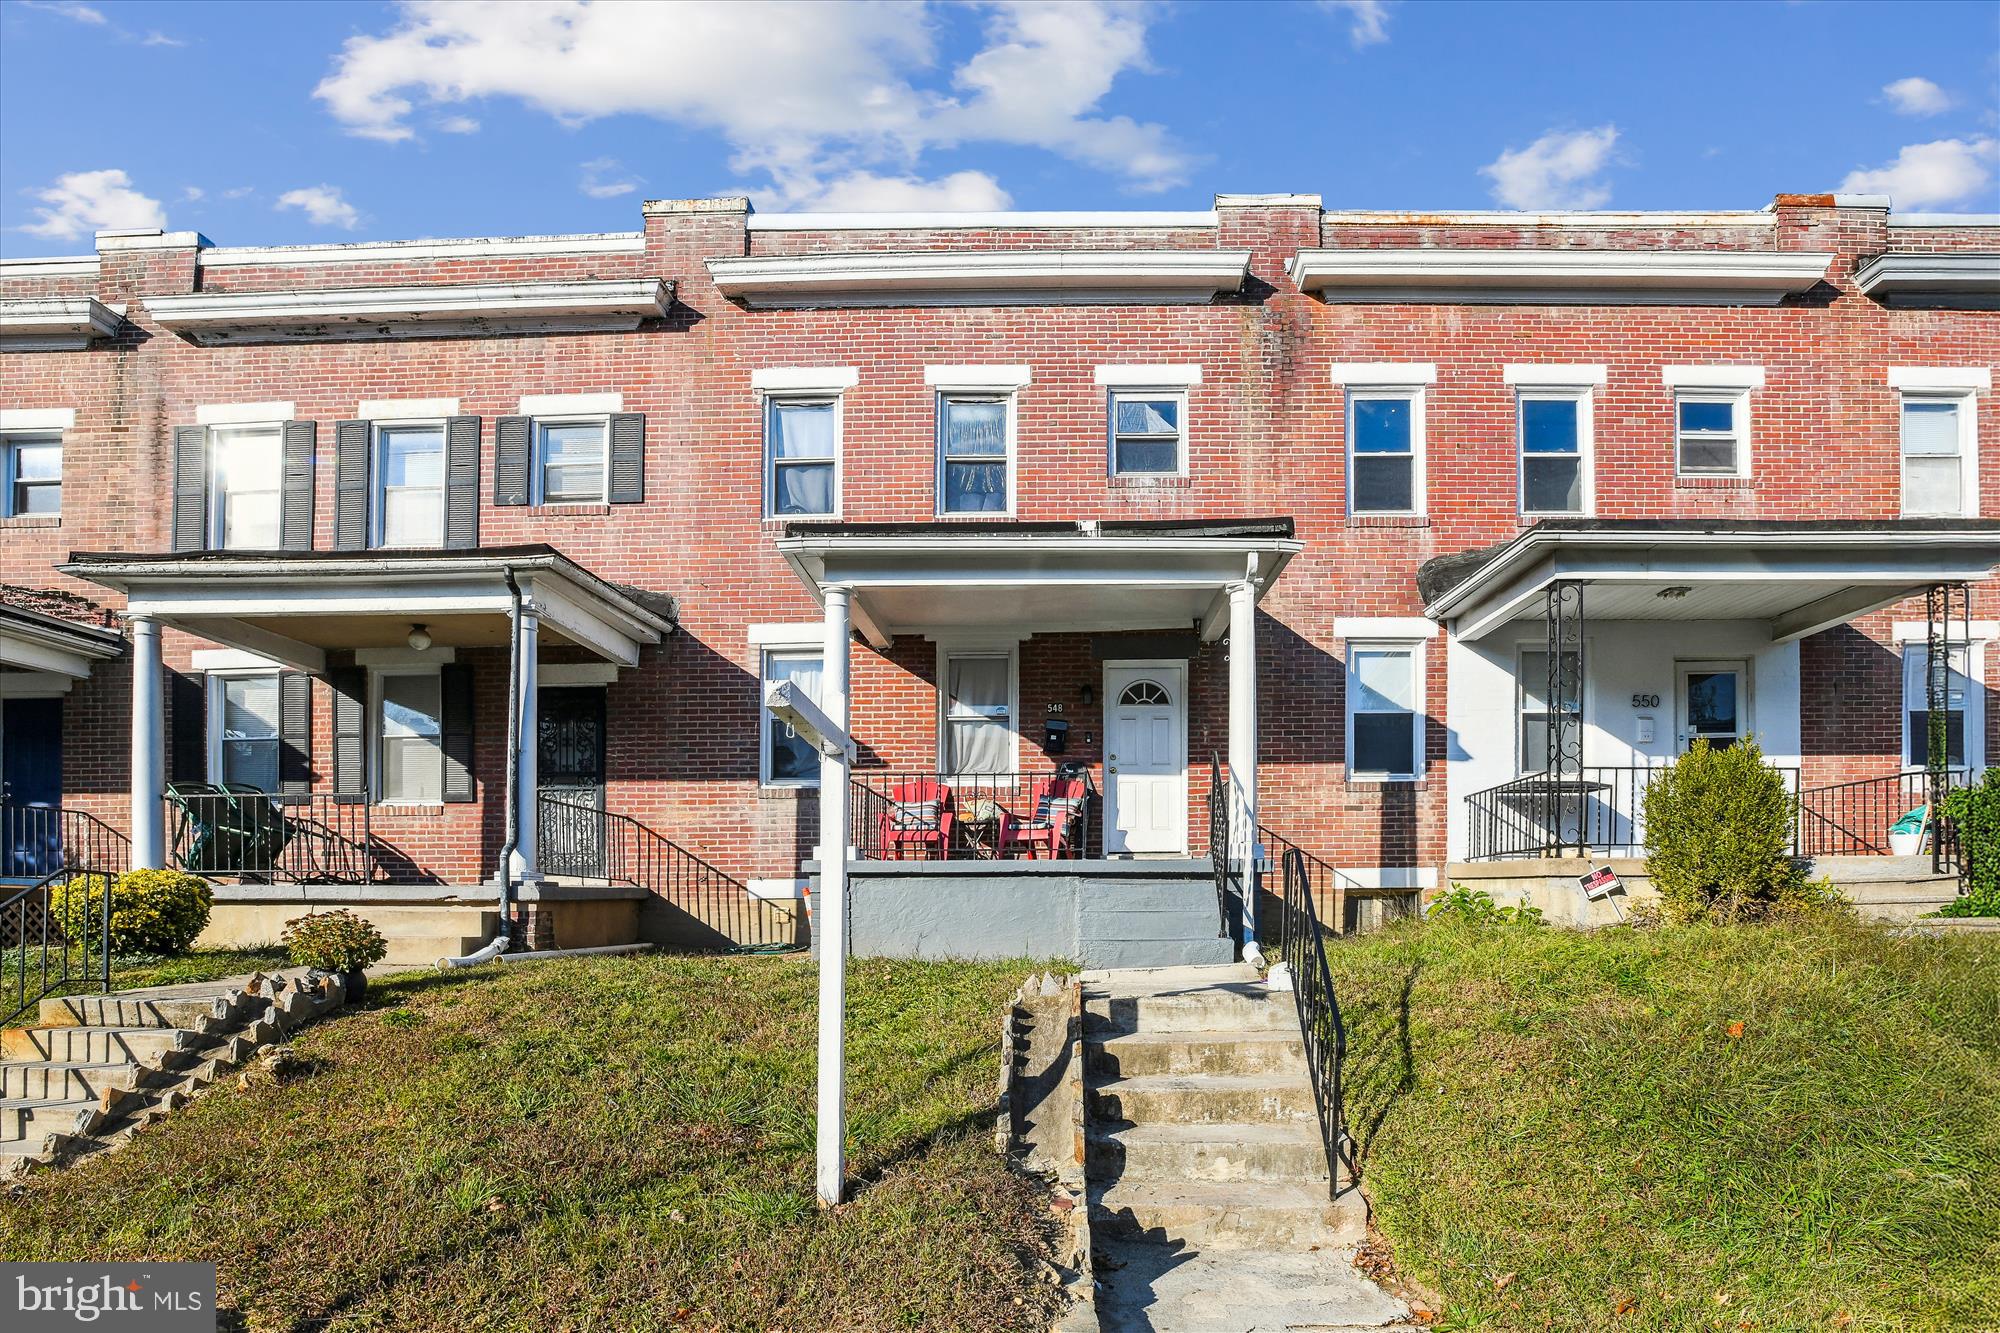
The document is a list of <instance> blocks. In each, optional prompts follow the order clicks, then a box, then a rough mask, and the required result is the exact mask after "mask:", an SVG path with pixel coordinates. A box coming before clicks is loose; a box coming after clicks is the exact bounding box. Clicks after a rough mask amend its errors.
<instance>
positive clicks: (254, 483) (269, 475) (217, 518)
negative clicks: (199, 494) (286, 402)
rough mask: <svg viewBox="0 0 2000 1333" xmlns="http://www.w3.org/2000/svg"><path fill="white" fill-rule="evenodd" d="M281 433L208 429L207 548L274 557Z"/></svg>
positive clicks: (278, 539)
mask: <svg viewBox="0 0 2000 1333" xmlns="http://www.w3.org/2000/svg"><path fill="white" fill-rule="evenodd" d="M281 430H282V428H281V427H279V426H276V425H268V426H211V427H209V430H208V491H209V498H208V547H209V549H210V550H215V551H274V550H277V549H278V548H279V547H280V546H281V545H282V544H283V541H282V534H281V529H282V527H283V523H284V473H285V468H284V462H285V454H284V440H283V438H282V434H281Z"/></svg>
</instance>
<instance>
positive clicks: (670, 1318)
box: [0, 956, 1057, 1330]
mask: <svg viewBox="0 0 2000 1333" xmlns="http://www.w3.org/2000/svg"><path fill="white" fill-rule="evenodd" d="M1027 971H1028V967H1027V965H1026V964H1013V965H991V966H982V965H929V964H921V963H887V962H872V961H871V962H857V963H856V964H854V965H853V969H852V973H851V981H850V992H849V1002H850V1015H849V1052H850V1065H849V1083H848V1088H849V1105H850V1108H851V1110H850V1116H851V1129H852V1140H851V1141H852V1145H853V1149H852V1152H853V1157H852V1162H851V1166H850V1169H851V1170H852V1171H853V1172H854V1173H856V1174H857V1175H858V1176H859V1177H861V1178H862V1180H863V1182H864V1184H863V1186H862V1188H861V1189H860V1190H859V1192H858V1194H857V1196H856V1198H855V1200H854V1202H853V1203H851V1204H850V1205H848V1206H847V1207H845V1208H842V1209H840V1210H838V1211H837V1212H835V1213H832V1214H824V1213H822V1212H821V1211H820V1210H819V1209H818V1207H817V1206H816V1205H815V1203H814V1198H813V1175H812V1159H813V1126H814V1121H813V1114H812V1094H813V1073H814V1071H813V1049H814V986H815V972H814V969H813V966H812V965H811V964H810V963H809V962H805V961H801V960H797V959H784V958H736V959H716V958H685V957H667V956H633V957H622V958H620V957H613V958H595V959H575V960H567V961H558V962H547V963H534V964H523V965H518V966H514V967H507V968H487V969H482V970H479V971H476V972H468V973H453V974H437V973H428V972H427V973H413V974H406V975H402V976H397V977H390V978H386V979H383V980H380V981H378V982H377V983H375V984H374V985H373V986H371V988H370V993H369V999H368V1003H367V1006H366V1007H365V1008H363V1009H361V1010H358V1011H349V1012H346V1013H343V1014H341V1015H338V1016H336V1017H333V1018H330V1019H328V1020H326V1021H324V1022H322V1023H319V1024H316V1025H315V1026H313V1027H311V1028H309V1029H307V1030H306V1031H305V1032H304V1033H302V1034H301V1035H300V1037H299V1039H298V1041H297V1043H296V1046H297V1049H298V1050H299V1051H300V1053H301V1054H303V1055H306V1056H308V1057H310V1058H311V1059H312V1060H313V1061H314V1062H316V1067H315V1068H314V1069H313V1071H312V1072H311V1073H309V1074H308V1075H307V1076H305V1077H303V1078H300V1079H297V1080H295V1081H291V1082H287V1083H284V1084H275V1083H272V1082H269V1081H268V1080H265V1081H257V1082H253V1084H252V1086H251V1087H250V1088H249V1090H248V1091H238V1090H237V1088H236V1087H235V1085H234V1083H233V1082H229V1083H225V1084H223V1085H221V1086H219V1087H218V1088H216V1089H215V1090H214V1091H212V1092H211V1093H209V1094H208V1095H206V1096H204V1097H202V1098H201V1099H200V1100H198V1101H197V1102H196V1103H195V1104H194V1105H193V1106H191V1107H190V1108H188V1109H187V1110H185V1111H183V1112H181V1113H178V1114H176V1115H174V1116H172V1117H170V1118H168V1119H167V1120H166V1121H164V1122H162V1123H161V1124H160V1125H158V1126H156V1127H155V1128H153V1129H151V1130H148V1131H147V1132H145V1133H144V1134H142V1135H141V1136H140V1137H139V1138H138V1139H136V1140H135V1141H134V1142H133V1143H132V1144H131V1145H129V1146H128V1147H126V1148H125V1149H123V1150H121V1151H119V1152H117V1153H113V1154H110V1155H108V1156H106V1157H103V1158H101V1159H97V1160H94V1161H91V1162H87V1163H85V1164H82V1165H80V1166H79V1167H77V1168H75V1169H73V1170H70V1171H67V1172H60V1173H48V1174H44V1175H41V1176H37V1177H34V1178H32V1179H31V1181H30V1182H29V1183H28V1184H27V1185H26V1187H25V1188H24V1189H23V1190H22V1191H21V1192H20V1193H19V1194H18V1195H17V1196H16V1197H14V1198H11V1199H8V1200H6V1201H4V1202H0V1254H5V1255H6V1256H7V1257H8V1258H11V1259H79V1258H85V1257H92V1258H103V1259H115V1258H135V1259H136V1258H148V1259H157V1260H166V1259H213V1260H215V1261H217V1263H218V1264H219V1265H220V1276H221V1284H222V1291H223V1296H224V1302H225V1305H233V1306H234V1307H236V1309H237V1310H238V1311H239V1317H240V1319H241V1320H242V1321H243V1322H244V1323H245V1324H247V1326H248V1327H250V1328H255V1329H267V1328H268V1329H313V1330H322V1329H323V1330H348V1329H356V1330H358V1329H378V1328H396V1329H452V1330H459V1329H468V1330H472V1329H534V1330H569V1329H579V1330H581V1329H598V1330H648V1329H709V1328H730V1329H739V1328H740V1329H771V1328H781V1329H814V1328H841V1329H894V1328H912V1329H948V1328H966V1329H974V1328H977V1329H1016V1328H1018V1329H1029V1328H1036V1329H1039V1328H1045V1327H1046V1326H1047V1321H1048V1318H1049V1316H1050V1314H1051V1312H1052V1310H1053V1309H1054V1308H1055V1306H1056V1303H1057V1297H1056V1296H1055V1293H1054V1292H1053V1290H1052V1289H1051V1288H1050V1287H1048V1286H1046V1285H1044V1284H1042V1283H1040V1282H1038V1281H1037V1280H1036V1279H1035V1277H1034V1275H1033V1271H1032V1269H1033V1259H1032V1256H1033V1255H1035V1254H1037V1253H1041V1252H1044V1251H1045V1250H1046V1249H1047V1248H1048V1247H1049V1245H1050V1243H1051V1222H1050V1214H1049V1212H1048V1207H1047V1200H1046V1196H1045V1194H1044V1192H1043V1191H1042V1189H1041V1188H1040V1186H1038V1185H1037V1184H1036V1183H1035V1182H1033V1181H1031V1180H1028V1179H1026V1178H1023V1177H1021V1176H1019V1175H1017V1174H1014V1173H1012V1172H1010V1170H1009V1169H1008V1168H1007V1167H1006V1165H1005V1164H1004V1162H1003V1161H1002V1159H1001V1158H999V1157H998V1156H997V1155H996V1154H995V1153H994V1152H993V1149H992V1130H993V1119H992V1117H993V1107H994V1101H993V1099H994V1085H995V1079H996V1076H997V1073H998V1065H997V1059H998V1043H999V1014H1000V1011H1001V1006H1002V1005H1003V1004H1004V1003H1005V1002H1006V1001H1007V999H1008V998H1009V997H1010V995H1011V994H1012V992H1013V991H1014V989H1015V988H1016V987H1017V986H1018V985H1019V983H1020V980H1021V978H1022V976H1024V975H1025V974H1026V972H1027ZM1017 1302H1018V1303H1017Z"/></svg>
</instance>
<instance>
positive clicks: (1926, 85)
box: [1882, 74, 1951, 116]
mask: <svg viewBox="0 0 2000 1333" xmlns="http://www.w3.org/2000/svg"><path fill="white" fill-rule="evenodd" d="M1882 96H1883V97H1885V98H1887V99H1888V101H1889V107H1890V109H1891V110H1893V111H1895V112H1896V113H1897V114H1898V115H1904V116H1935V115H1937V114H1938V113H1939V112H1941V111H1949V110H1950V109H1951V94H1950V93H1947V92H1946V91H1945V90H1944V89H1942V88H1940V87H1938V86H1937V85H1936V84H1935V83H1932V82H1931V81H1930V80H1929V79H1921V78H1918V77H1917V76H1916V75H1914V74H1913V75H1911V76H1910V77H1909V78H1907V79H1897V80H1896V81H1895V82H1894V83H1889V84H1884V85H1883V86H1882Z"/></svg>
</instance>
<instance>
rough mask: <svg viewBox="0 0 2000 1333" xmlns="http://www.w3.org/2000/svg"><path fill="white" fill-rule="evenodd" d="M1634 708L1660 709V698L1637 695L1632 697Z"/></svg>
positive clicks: (1651, 695) (1650, 695) (1649, 695)
mask: <svg viewBox="0 0 2000 1333" xmlns="http://www.w3.org/2000/svg"><path fill="white" fill-rule="evenodd" d="M1632 706H1633V707H1634V708H1658V707H1659V706H1660V696H1659V695H1657V694H1635V695H1633V696H1632Z"/></svg>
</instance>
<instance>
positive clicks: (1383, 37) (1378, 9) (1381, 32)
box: [1319, 0, 1389, 49]
mask: <svg viewBox="0 0 2000 1333" xmlns="http://www.w3.org/2000/svg"><path fill="white" fill-rule="evenodd" d="M1319 3H1320V8H1322V9H1330V10H1332V11H1333V12H1334V13H1336V14H1345V15H1347V18H1348V30H1347V35H1348V38H1349V39H1350V40H1351V41H1353V43H1354V45H1355V47H1356V48H1357V49H1358V48H1360V47H1364V46H1376V45H1379V44H1380V43H1382V42H1386V41H1388V40H1389V6H1388V4H1387V0H1319Z"/></svg>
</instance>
